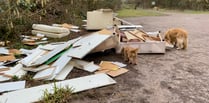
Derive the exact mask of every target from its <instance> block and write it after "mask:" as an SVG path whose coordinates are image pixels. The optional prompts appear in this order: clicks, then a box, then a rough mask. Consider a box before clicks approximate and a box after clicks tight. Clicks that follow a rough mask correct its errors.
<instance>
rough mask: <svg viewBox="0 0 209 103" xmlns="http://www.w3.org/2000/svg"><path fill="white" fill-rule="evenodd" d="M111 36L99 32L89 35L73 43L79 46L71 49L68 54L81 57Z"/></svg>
mask: <svg viewBox="0 0 209 103" xmlns="http://www.w3.org/2000/svg"><path fill="white" fill-rule="evenodd" d="M110 36H111V35H102V34H98V33H94V34H91V35H87V36H85V37H83V38H82V39H80V40H79V41H77V42H75V43H74V44H73V45H74V46H75V47H76V46H77V47H76V48H72V49H70V51H69V52H68V56H71V57H75V58H79V59H81V58H83V57H84V56H86V55H87V54H88V53H89V52H90V51H91V50H93V49H94V48H95V47H97V46H98V45H99V44H101V43H102V42H103V41H105V40H106V39H108V38H109V37H110Z"/></svg>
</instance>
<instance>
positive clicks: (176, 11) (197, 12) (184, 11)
mask: <svg viewBox="0 0 209 103" xmlns="http://www.w3.org/2000/svg"><path fill="white" fill-rule="evenodd" d="M160 11H161V12H170V13H172V12H173V13H186V14H209V11H199V10H175V9H173V10H169V9H160Z"/></svg>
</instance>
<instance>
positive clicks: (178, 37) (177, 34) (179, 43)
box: [164, 28, 188, 49]
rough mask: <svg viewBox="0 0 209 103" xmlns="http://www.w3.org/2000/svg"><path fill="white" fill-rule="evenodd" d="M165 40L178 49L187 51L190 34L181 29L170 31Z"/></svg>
mask: <svg viewBox="0 0 209 103" xmlns="http://www.w3.org/2000/svg"><path fill="white" fill-rule="evenodd" d="M164 40H165V41H166V42H168V43H170V44H173V45H174V46H175V47H177V49H186V48H187V42H188V33H187V31H185V30H184V29H181V28H173V29H169V30H168V31H167V32H166V33H165V37H164Z"/></svg>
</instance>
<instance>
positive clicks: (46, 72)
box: [33, 67, 55, 80]
mask: <svg viewBox="0 0 209 103" xmlns="http://www.w3.org/2000/svg"><path fill="white" fill-rule="evenodd" d="M54 71H55V67H51V68H48V69H45V70H42V71H40V72H38V73H36V75H35V76H34V77H33V79H35V80H41V79H47V78H50V77H52V75H53V72H54Z"/></svg>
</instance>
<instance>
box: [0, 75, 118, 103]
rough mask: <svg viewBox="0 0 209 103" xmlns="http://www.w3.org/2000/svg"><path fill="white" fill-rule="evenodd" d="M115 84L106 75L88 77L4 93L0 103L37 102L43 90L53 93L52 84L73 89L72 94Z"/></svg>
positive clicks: (0, 97)
mask: <svg viewBox="0 0 209 103" xmlns="http://www.w3.org/2000/svg"><path fill="white" fill-rule="evenodd" d="M115 83H116V81H115V80H113V79H112V78H110V77H109V76H108V75H106V74H95V75H89V76H84V77H79V78H74V79H70V80H65V81H60V82H55V83H50V84H45V85H40V86H36V87H32V88H26V89H22V90H17V91H13V92H9V93H5V94H3V95H1V96H0V103H5V102H6V103H31V102H35V101H38V100H40V99H41V98H42V97H43V95H44V91H45V90H47V91H49V93H52V92H53V87H54V84H56V86H57V87H58V88H60V87H62V88H65V87H66V86H68V87H69V88H73V89H74V91H73V93H77V92H81V91H84V90H88V89H92V88H97V87H102V86H107V85H111V84H115ZM17 97H18V98H17Z"/></svg>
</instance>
